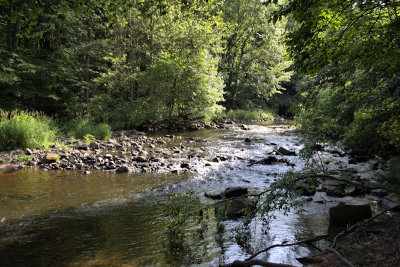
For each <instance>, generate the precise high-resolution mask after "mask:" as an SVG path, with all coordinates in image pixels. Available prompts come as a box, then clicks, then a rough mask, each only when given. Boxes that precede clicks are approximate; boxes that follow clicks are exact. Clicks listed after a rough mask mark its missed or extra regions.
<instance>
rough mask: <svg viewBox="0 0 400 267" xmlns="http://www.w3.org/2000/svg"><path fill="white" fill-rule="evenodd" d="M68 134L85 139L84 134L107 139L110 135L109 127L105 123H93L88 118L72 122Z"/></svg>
mask: <svg viewBox="0 0 400 267" xmlns="http://www.w3.org/2000/svg"><path fill="white" fill-rule="evenodd" d="M72 124H73V125H75V126H73V127H72V130H71V131H70V134H71V135H72V136H74V137H76V138H80V139H85V136H88V135H92V136H94V137H95V138H96V139H102V140H107V139H110V137H111V127H110V126H109V125H108V124H106V123H98V124H96V123H94V122H92V121H89V120H88V119H84V120H79V121H77V122H73V123H72Z"/></svg>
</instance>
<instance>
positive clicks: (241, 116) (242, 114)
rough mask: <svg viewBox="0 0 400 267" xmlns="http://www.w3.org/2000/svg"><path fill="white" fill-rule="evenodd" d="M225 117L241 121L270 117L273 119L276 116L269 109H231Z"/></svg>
mask: <svg viewBox="0 0 400 267" xmlns="http://www.w3.org/2000/svg"><path fill="white" fill-rule="evenodd" d="M224 117H225V118H228V119H234V120H241V121H255V120H263V119H269V120H272V119H273V118H274V116H273V115H272V112H271V111H269V110H241V109H238V110H229V111H228V112H226V113H225V115H224Z"/></svg>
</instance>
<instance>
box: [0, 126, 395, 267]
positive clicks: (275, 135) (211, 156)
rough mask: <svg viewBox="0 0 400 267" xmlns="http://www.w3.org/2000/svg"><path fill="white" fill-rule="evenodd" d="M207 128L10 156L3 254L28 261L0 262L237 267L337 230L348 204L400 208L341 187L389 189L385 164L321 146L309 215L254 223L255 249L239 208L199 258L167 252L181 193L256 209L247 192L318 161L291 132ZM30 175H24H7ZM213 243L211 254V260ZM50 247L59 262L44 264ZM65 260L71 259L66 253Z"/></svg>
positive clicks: (286, 256)
mask: <svg viewBox="0 0 400 267" xmlns="http://www.w3.org/2000/svg"><path fill="white" fill-rule="evenodd" d="M204 128H210V129H204V130H200V131H195V132H185V133H163V134H144V133H140V132H136V131H119V132H115V133H113V136H112V138H111V140H108V141H101V140H95V141H94V142H91V143H85V142H84V141H83V140H73V139H61V140H59V142H58V145H57V146H54V147H50V148H48V149H46V150H45V149H37V150H28V149H26V150H20V151H12V152H8V153H1V155H0V158H1V159H2V161H3V164H2V166H3V167H0V172H2V171H1V168H3V172H4V173H3V174H2V175H1V176H0V183H1V187H0V200H1V202H0V220H1V221H0V254H2V253H3V255H9V253H11V251H14V252H13V253H17V254H18V255H19V256H18V257H14V258H13V257H4V258H1V257H0V260H2V261H3V262H5V263H10V264H12V263H13V262H14V261H15V262H17V261H18V262H34V263H37V264H39V263H43V262H47V263H48V264H49V265H51V264H55V263H59V262H64V263H68V264H70V263H71V262H72V263H76V265H79V266H83V265H85V264H86V265H89V263H90V262H93V261H100V260H104V261H108V265H112V264H114V265H121V264H128V263H130V262H133V263H134V264H139V265H140V266H147V265H157V264H159V265H163V266H177V265H190V264H200V266H216V265H217V264H218V260H219V257H220V256H221V255H224V257H225V258H224V259H225V262H232V261H233V260H235V259H243V258H245V257H247V256H249V255H251V253H252V252H254V251H256V250H257V249H260V248H262V247H265V246H268V245H272V244H276V243H282V242H287V241H290V242H295V241H297V240H302V239H307V238H309V237H310V236H314V235H318V234H324V233H326V231H327V230H328V225H329V209H330V208H331V207H335V206H337V205H338V204H339V203H340V202H349V201H351V200H354V199H362V200H363V201H367V202H368V205H369V206H371V207H372V208H373V209H372V212H374V211H375V208H378V207H379V206H381V207H389V206H390V205H395V204H396V203H397V202H398V199H397V195H396V194H395V193H393V192H391V191H388V190H385V189H382V188H379V189H372V188H366V187H362V190H360V188H359V187H358V186H355V185H354V184H348V183H344V182H343V181H340V180H337V179H334V178H345V179H347V178H351V180H352V181H354V182H356V183H357V184H361V185H369V184H370V183H375V184H379V183H380V179H379V175H377V169H378V170H379V169H380V168H381V167H382V163H381V162H380V160H379V159H378V158H376V157H375V156H374V155H356V154H354V153H351V152H350V151H344V150H341V149H340V148H338V147H334V146H331V145H328V144H318V146H317V147H316V149H317V150H318V153H317V154H315V158H314V160H317V162H318V163H323V166H324V168H325V171H326V172H327V175H326V177H319V178H318V183H316V184H315V183H309V182H308V180H307V179H300V180H298V181H297V185H296V186H297V188H298V190H299V191H301V192H302V194H303V196H302V197H300V198H299V199H298V200H297V201H298V202H299V203H301V205H302V208H303V209H304V212H302V213H300V214H297V213H290V214H289V216H284V215H283V214H281V213H279V212H278V213H275V216H276V219H271V221H270V222H269V228H268V229H267V230H265V229H261V227H259V225H260V222H258V223H257V218H255V221H254V223H253V224H252V228H251V229H252V231H251V233H249V236H248V238H247V239H246V240H247V241H246V242H245V243H246V244H247V245H246V244H243V243H241V242H239V241H237V240H236V239H235V238H234V237H232V235H231V234H230V233H232V232H234V231H235V228H236V227H239V226H240V225H241V224H240V221H239V220H237V219H236V218H237V217H240V212H239V213H238V212H237V211H238V210H233V209H231V210H230V211H229V212H230V214H229V216H228V217H229V218H228V219H227V220H226V221H225V222H224V224H225V228H226V231H225V232H224V233H216V232H213V231H212V230H210V231H209V233H208V234H207V235H206V236H205V240H204V242H203V243H201V244H198V242H197V241H196V242H194V243H190V240H189V241H188V246H189V247H191V248H193V250H194V251H192V252H191V253H194V255H195V256H194V258H193V257H189V256H188V257H189V258H180V259H176V258H168V257H169V256H168V257H167V256H160V255H164V254H163V253H164V252H162V251H163V250H162V247H163V242H166V240H165V236H164V234H165V232H164V227H165V217H164V215H163V209H164V208H165V205H166V201H167V199H168V196H170V195H171V194H175V193H178V194H179V193H185V192H194V194H195V195H197V196H199V197H200V198H201V200H202V201H203V202H205V203H210V202H211V203H212V202H213V201H214V200H212V199H209V198H206V197H204V194H205V193H207V194H206V195H208V197H210V196H212V197H214V198H223V197H226V196H231V195H233V196H236V197H240V198H242V197H244V199H242V200H240V201H237V203H236V204H237V205H236V204H235V205H236V207H239V211H240V209H241V207H243V206H245V205H247V203H248V201H247V200H246V199H245V195H246V193H248V194H252V195H254V194H257V193H258V192H261V191H263V190H265V189H266V188H269V187H270V186H271V185H272V184H273V183H274V182H276V181H278V180H279V179H280V175H282V174H284V173H286V172H287V171H295V172H297V171H301V170H303V169H304V167H305V166H306V165H307V164H310V163H311V162H306V161H305V160H304V159H301V158H300V157H299V153H300V150H301V149H302V148H303V145H302V143H301V140H300V138H298V136H296V133H294V132H293V131H292V130H291V126H290V125H286V124H283V125H282V124H281V125H265V124H260V125H242V124H239V123H233V122H227V123H224V124H219V125H216V124H215V125H208V126H206V127H204ZM22 160H23V162H21V161H22ZM19 168H21V169H25V171H24V170H22V171H17V172H8V171H11V170H13V169H19ZM229 187H231V188H232V187H237V188H238V189H239V190H238V191H239V192H240V194H236V193H235V194H233V193H232V192H233V191H232V190H228V188H229ZM236 192H237V191H236ZM221 193H223V194H221ZM243 193H244V195H243ZM212 197H211V198H212ZM216 201H218V200H216ZM242 204H243V205H242ZM258 219H259V218H258ZM21 223H22V224H21ZM209 224H210V229H212V228H213V226H215V225H214V221H213V219H211V218H210V222H209ZM21 225H23V226H21ZM71 225H75V226H74V227H71ZM193 227H196V226H195V225H193ZM54 236H56V237H57V238H53V237H54ZM189 239H190V238H189ZM41 240H48V242H42V241H41ZM58 240H61V241H62V242H61V243H59V241H58ZM116 240H118V242H117V241H116ZM160 240H161V241H160ZM77 243H79V244H86V245H85V246H84V247H83V248H82V251H83V252H81V250H79V251H77V250H76V247H77ZM106 243H107V245H106V246H103V245H104V244H106ZM110 244H112V246H111V247H113V250H112V251H110V250H109V249H108V248H109V247H110ZM203 245H204V248H205V247H206V248H207V249H205V251H207V253H205V254H201V251H203V250H204V248H203V247H201V246H203ZM27 246H29V247H32V246H34V247H35V248H37V249H33V251H31V252H30V254H29V255H25V254H26V251H30V250H31V249H28V250H27ZM78 247H79V246H78ZM44 250H46V251H52V253H51V254H52V255H54V256H52V257H46V258H41V257H42V256H41V255H42V254H41V253H42V251H44ZM93 251H95V253H94V252H93ZM116 251H117V252H118V253H117V254H113V253H116ZM93 253H94V254H93ZM309 253H310V249H307V248H286V249H283V248H282V249H279V248H277V249H274V251H273V252H271V253H269V254H267V255H263V258H265V259H268V260H270V261H273V262H281V263H290V264H293V265H298V264H299V263H298V261H297V260H296V257H300V256H307V255H309ZM17 254H16V255H17ZM64 254H66V255H68V258H67V259H66V258H65V257H63V256H60V255H64ZM21 255H22V256H21ZM23 255H25V256H23ZM31 255H35V257H36V258H34V259H32V257H31ZM110 258H112V259H115V260H114V262H110V261H109V259H110ZM105 265H107V264H105Z"/></svg>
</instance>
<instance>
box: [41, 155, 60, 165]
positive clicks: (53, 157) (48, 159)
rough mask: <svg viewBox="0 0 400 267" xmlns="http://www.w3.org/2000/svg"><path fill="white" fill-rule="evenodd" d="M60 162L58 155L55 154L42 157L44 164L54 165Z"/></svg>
mask: <svg viewBox="0 0 400 267" xmlns="http://www.w3.org/2000/svg"><path fill="white" fill-rule="evenodd" d="M59 160H60V155H58V154H55V153H48V154H46V156H45V157H44V162H45V163H55V162H58V161H59Z"/></svg>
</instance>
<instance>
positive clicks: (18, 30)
mask: <svg viewBox="0 0 400 267" xmlns="http://www.w3.org/2000/svg"><path fill="white" fill-rule="evenodd" d="M25 2H26V1H25V0H24V1H22V2H21V11H20V13H21V14H23V13H24V11H25ZM21 14H20V15H19V17H18V20H17V22H16V23H15V27H14V36H13V44H12V50H13V51H15V50H17V48H18V45H19V36H18V35H19V34H20V33H21V25H22V16H21Z"/></svg>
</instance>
